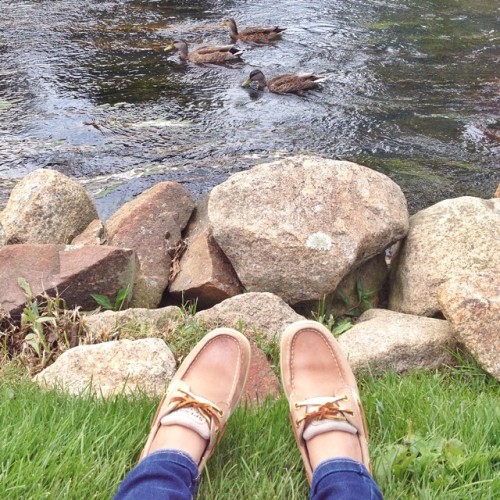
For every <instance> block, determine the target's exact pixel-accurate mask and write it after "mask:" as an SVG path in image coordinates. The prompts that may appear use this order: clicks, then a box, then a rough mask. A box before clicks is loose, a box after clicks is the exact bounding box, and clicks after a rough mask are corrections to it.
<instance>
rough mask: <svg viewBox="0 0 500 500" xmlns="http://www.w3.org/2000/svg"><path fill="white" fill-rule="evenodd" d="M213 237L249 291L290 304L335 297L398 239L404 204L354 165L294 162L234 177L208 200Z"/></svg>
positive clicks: (376, 176) (392, 189)
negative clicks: (342, 284)
mask: <svg viewBox="0 0 500 500" xmlns="http://www.w3.org/2000/svg"><path fill="white" fill-rule="evenodd" d="M208 217H209V220H210V223H211V225H212V229H213V236H214V238H215V240H216V241H217V243H218V244H219V246H220V247H221V249H222V251H223V252H224V253H225V254H226V256H227V257H228V258H229V260H230V261H231V263H232V265H233V267H234V269H235V271H236V274H237V275H238V277H239V279H240V280H241V282H242V284H243V286H244V288H245V289H246V290H248V291H268V292H272V293H274V294H276V295H279V296H280V297H282V298H283V299H284V300H285V301H286V302H288V303H290V304H297V303H299V302H304V301H309V300H317V299H320V298H321V297H323V296H324V295H326V294H329V293H331V292H333V291H334V290H335V288H336V287H337V285H338V284H339V283H340V281H341V280H342V278H344V277H345V276H346V275H347V274H349V273H350V272H351V271H352V270H353V269H355V268H357V267H359V266H360V265H361V264H363V263H364V262H366V261H367V260H369V259H370V258H371V257H373V256H375V255H377V254H379V253H381V252H382V251H383V250H384V249H385V248H386V247H387V246H389V245H391V244H392V243H394V242H395V241H397V240H399V239H401V238H402V237H404V236H405V234H406V232H407V230H408V212H407V207H406V200H405V197H404V195H403V193H402V191H401V189H400V188H399V186H397V185H396V184H395V183H394V182H393V181H391V180H390V179H389V178H388V177H386V176H385V175H383V174H380V173H378V172H375V171H373V170H370V169H369V168H366V167H362V166H361V165H357V164H355V163H350V162H343V161H334V160H325V159H321V158H311V157H295V158H288V159H285V160H280V161H277V162H274V163H270V164H265V165H259V166H257V167H255V168H253V169H251V170H248V171H246V172H241V173H238V174H235V175H233V176H232V177H231V178H230V179H228V180H227V181H226V182H224V183H223V184H221V185H219V186H217V187H215V188H214V189H213V191H212V192H211V194H210V198H209V203H208Z"/></svg>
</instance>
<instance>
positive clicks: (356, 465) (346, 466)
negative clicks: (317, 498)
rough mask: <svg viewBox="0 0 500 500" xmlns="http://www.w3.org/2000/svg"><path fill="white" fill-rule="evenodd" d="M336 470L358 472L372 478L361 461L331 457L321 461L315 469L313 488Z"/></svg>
mask: <svg viewBox="0 0 500 500" xmlns="http://www.w3.org/2000/svg"><path fill="white" fill-rule="evenodd" d="M334 472H356V473H358V474H361V475H362V476H366V477H367V478H369V479H372V476H371V475H370V473H369V472H368V469H367V468H366V467H365V466H364V465H363V464H362V463H360V462H357V461H356V460H352V459H351V458H347V457H346V458H330V459H328V460H324V461H323V462H321V463H320V464H319V465H318V466H317V467H316V469H315V470H314V474H313V480H312V484H311V489H312V490H314V489H315V487H316V485H317V484H318V483H319V482H320V481H321V480H322V479H323V478H325V477H326V476H328V475H330V474H333V473H334Z"/></svg>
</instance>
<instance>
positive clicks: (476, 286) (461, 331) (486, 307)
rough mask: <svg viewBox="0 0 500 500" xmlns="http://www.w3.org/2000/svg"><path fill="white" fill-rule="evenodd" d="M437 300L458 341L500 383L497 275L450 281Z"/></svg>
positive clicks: (499, 295)
mask: <svg viewBox="0 0 500 500" xmlns="http://www.w3.org/2000/svg"><path fill="white" fill-rule="evenodd" d="M437 297H438V301H439V304H440V306H441V309H442V311H443V312H444V315H445V317H446V319H447V320H448V321H449V322H450V324H451V326H452V329H453V332H454V333H455V335H456V337H457V340H458V341H459V342H460V343H462V344H463V345H465V347H466V348H467V349H468V350H469V351H470V353H471V354H472V355H473V356H474V358H475V359H476V361H477V362H478V363H479V364H480V365H481V366H482V368H483V369H484V370H485V371H487V372H488V373H489V374H490V375H492V376H493V377H495V378H496V379H497V380H498V381H500V274H498V272H482V273H479V274H475V275H471V276H464V277H457V278H453V279H450V280H449V281H446V282H445V283H443V284H442V285H441V286H440V287H439V288H438V294H437Z"/></svg>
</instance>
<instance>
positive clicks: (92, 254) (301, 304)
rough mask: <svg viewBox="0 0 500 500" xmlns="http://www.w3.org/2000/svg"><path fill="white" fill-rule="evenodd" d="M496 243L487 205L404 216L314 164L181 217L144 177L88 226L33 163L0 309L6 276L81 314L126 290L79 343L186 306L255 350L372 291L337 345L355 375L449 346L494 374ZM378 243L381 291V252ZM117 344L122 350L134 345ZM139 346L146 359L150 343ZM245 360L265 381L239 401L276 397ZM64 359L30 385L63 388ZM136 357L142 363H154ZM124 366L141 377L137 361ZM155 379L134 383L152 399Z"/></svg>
mask: <svg viewBox="0 0 500 500" xmlns="http://www.w3.org/2000/svg"><path fill="white" fill-rule="evenodd" d="M498 234H500V199H499V198H495V199H491V200H483V199H479V198H472V197H463V198H457V199H452V200H445V201H443V202H441V203H438V204H436V205H434V206H432V207H429V208H427V209H425V210H422V211H421V212H419V213H417V214H415V215H413V216H412V217H409V214H408V211H407V207H406V200H405V198H404V195H403V193H402V192H401V190H400V188H399V187H398V186H397V185H396V184H395V183H394V182H393V181H391V180H390V179H389V178H388V177H386V176H384V175H382V174H380V173H377V172H375V171H373V170H370V169H368V168H366V167H363V166H361V165H357V164H354V163H350V162H342V161H334V160H326V159H320V158H315V157H295V158H289V159H286V160H280V161H277V162H274V163H270V164H265V165H260V166H258V167H255V168H253V169H251V170H249V171H246V172H242V173H238V174H236V175H234V176H233V177H231V178H230V179H229V180H227V181H226V182H224V183H223V184H221V185H219V186H217V187H216V188H214V189H213V190H212V192H211V193H210V194H209V196H208V198H207V199H206V200H205V201H204V202H202V203H200V204H199V205H198V206H197V207H195V203H194V200H193V199H192V197H191V196H190V194H189V193H188V192H187V191H186V190H185V189H184V188H183V187H182V186H180V185H179V184H177V183H174V182H164V183H160V184H158V185H156V186H154V187H153V188H151V189H149V190H147V191H145V192H144V193H142V194H141V195H140V196H138V197H137V198H136V199H134V200H133V201H131V202H129V203H127V204H126V205H124V206H123V207H122V208H120V209H119V210H118V211H117V212H116V213H115V214H114V215H113V216H112V217H111V218H110V219H109V220H108V221H100V220H98V218H97V213H96V210H95V207H94V206H93V204H92V202H91V200H90V198H89V197H88V195H86V193H85V192H84V191H83V189H82V188H81V187H80V186H78V184H76V183H75V182H74V181H71V180H70V179H68V178H66V177H64V176H62V175H61V174H58V173H57V172H53V171H51V170H46V169H41V170H37V171H36V172H34V173H33V174H30V175H28V176H27V177H26V178H25V179H23V181H21V182H20V183H19V185H18V186H16V188H15V189H14V190H13V193H12V195H11V199H10V200H9V202H8V204H7V207H6V208H5V210H4V211H3V212H1V213H0V278H2V284H3V287H2V290H1V291H0V306H1V307H2V308H3V309H6V310H7V311H8V312H11V313H12V314H13V315H19V314H20V312H21V309H22V306H23V304H24V300H25V297H24V294H23V292H22V290H21V289H20V288H19V284H18V279H19V278H24V279H25V280H26V281H27V282H28V283H29V284H30V286H31V288H32V291H33V295H34V296H35V297H36V296H37V295H40V294H41V293H43V292H47V293H49V294H53V293H56V291H57V292H58V293H59V294H60V295H61V296H62V297H63V298H65V299H66V300H67V301H68V303H69V304H70V305H71V306H76V305H78V306H81V307H82V308H84V309H87V310H90V309H93V308H94V307H95V302H93V300H92V299H91V294H95V293H98V294H103V295H107V296H110V297H114V296H115V295H116V294H117V293H118V291H119V290H123V289H127V290H128V297H127V299H128V300H129V301H130V304H129V305H130V306H132V307H133V308H132V309H127V310H126V311H122V312H120V313H110V312H107V313H100V314H96V315H94V316H89V317H88V318H87V319H86V328H87V329H88V330H89V331H90V334H89V337H90V338H94V339H99V340H105V339H108V340H109V339H113V338H120V332H121V331H123V329H124V328H125V326H124V325H126V324H130V322H131V321H132V322H134V325H136V328H139V329H140V330H141V332H142V333H144V332H146V333H145V335H142V334H141V337H142V336H146V337H148V336H150V337H158V336H160V337H161V334H159V333H158V332H160V333H161V330H162V329H165V328H175V321H177V320H178V316H179V314H180V312H179V310H178V309H177V308H167V309H169V311H168V313H167V312H165V313H164V312H163V311H164V309H161V308H160V309H157V308H158V306H159V305H160V304H168V303H169V302H170V303H179V302H180V301H181V300H182V299H191V300H197V302H198V306H199V308H201V309H205V310H201V311H200V312H198V313H197V314H196V316H195V320H196V321H198V322H199V323H201V324H203V325H205V326H206V327H208V328H211V327H213V326H217V325H224V326H235V327H237V328H239V329H241V330H243V331H244V332H245V333H246V334H247V335H248V336H249V337H251V338H252V339H253V340H255V341H257V342H260V343H261V345H262V343H272V342H274V341H276V339H277V338H278V337H277V336H278V335H279V333H280V332H281V331H282V330H283V329H284V328H285V327H286V326H287V325H288V324H290V323H292V322H294V321H296V320H297V319H300V318H302V317H303V316H301V315H307V316H311V313H312V311H315V310H316V309H317V308H318V303H322V304H326V305H328V306H329V307H330V310H332V311H334V314H336V315H341V314H359V313H361V312H362V309H363V308H366V307H369V306H370V305H371V306H377V304H384V303H385V304H386V303H387V302H386V299H387V296H388V297H389V301H388V305H389V309H390V310H382V309H377V310H370V311H368V312H365V313H364V314H363V315H362V316H361V317H360V319H359V321H358V323H357V324H356V325H355V326H354V327H353V328H352V329H351V330H350V331H348V332H347V333H345V334H344V335H343V336H342V337H341V340H340V343H341V345H342V347H343V348H344V349H345V351H346V353H347V354H348V356H349V357H350V359H351V361H352V363H353V366H354V367H355V369H371V370H386V369H393V370H398V371H402V370H408V369H415V368H435V367H438V366H440V365H443V364H449V363H452V362H453V356H452V354H451V353H452V352H453V350H454V349H455V348H457V346H460V345H462V346H465V347H466V348H467V349H468V350H469V351H470V352H471V353H472V354H473V355H474V356H475V357H476V358H477V359H478V361H479V363H481V365H482V366H483V367H484V368H485V370H487V371H488V372H489V373H491V374H492V375H493V376H495V377H496V378H497V379H500V362H499V361H498V360H499V359H500V356H499V354H500V352H499V351H500V344H499V332H500V325H499V323H500V318H499V314H500V313H499V311H498V304H499V300H500V299H499V288H500V285H499V282H498V279H499V278H498V277H499V276H500V274H499V271H500V240H499V238H498ZM68 243H71V245H70V246H68V245H67V244H68ZM394 244H396V247H395V248H396V250H395V253H394V256H393V257H392V261H391V262H390V279H389V281H388V282H387V274H388V267H387V264H386V261H387V260H388V259H386V250H387V249H388V248H390V247H392V246H393V245H394ZM243 292H248V293H243ZM135 308H143V309H135ZM436 317H437V318H440V319H435V318H436ZM443 318H445V319H443ZM148 332H149V333H148ZM123 339H124V338H122V340H120V342H123V341H124V340H123ZM156 340H157V341H159V342H163V340H160V339H156ZM127 342H129V341H128V340H127ZM130 342H132V341H130ZM134 342H139V341H134ZM105 344H111V342H106V343H105ZM123 345H124V346H125V350H124V351H123V352H128V353H132V351H133V350H134V349H135V348H134V349H133V348H132V347H131V344H123ZM111 348H112V346H110V345H104V344H103V345H96V346H88V349H95V350H96V351H95V352H99V349H103V350H104V351H103V355H102V356H101V355H100V354H99V355H98V356H97V358H96V359H98V360H100V361H96V362H95V365H94V368H92V367H91V368H88V367H87V368H85V370H86V371H85V370H83V372H85V374H84V373H83V372H82V373H80V374H79V375H78V376H77V378H79V380H80V382H81V383H80V385H78V384H74V383H73V382H71V383H70V382H67V381H66V382H65V381H64V380H59V382H57V383H61V384H63V385H66V386H71V387H73V389H72V390H74V391H76V392H78V391H79V390H80V389H82V387H85V385H86V384H87V385H88V383H89V380H90V379H92V380H93V381H94V383H95V381H96V380H97V378H96V377H97V375H96V374H100V373H102V371H101V368H102V367H101V366H100V365H102V364H103V363H104V364H106V361H103V360H104V359H105V357H106V356H108V355H111V354H109V353H108V350H110V349H111ZM165 348H167V347H166V346H165ZM78 349H81V347H80V348H78ZM119 349H121V347H120V348H119ZM131 349H132V350H131ZM141 349H142V347H141ZM167 349H168V348H167ZM153 351H154V352H160V351H159V347H158V346H157V345H156V344H155V346H154V349H153ZM78 352H80V351H78ZM89 352H91V351H89ZM92 352H94V351H92ZM109 352H111V350H110V351H109ZM105 353H107V354H105ZM254 353H255V360H256V361H255V363H258V365H256V366H258V367H259V368H255V369H254V373H255V375H254V376H255V377H257V376H258V374H259V373H260V374H262V376H263V377H264V374H265V373H266V375H265V377H264V378H265V379H266V380H267V382H263V381H261V383H259V382H258V381H257V382H256V381H255V380H254V381H253V382H252V381H251V383H250V386H251V387H252V389H251V392H252V394H248V395H247V398H248V400H250V401H251V400H256V399H258V400H262V399H263V398H264V397H265V392H264V393H261V394H257V393H258V391H257V389H258V388H259V387H269V388H270V389H269V392H270V393H272V394H273V395H276V394H277V387H278V386H277V385H276V384H277V381H274V382H272V383H271V382H270V380H271V378H272V377H271V375H272V373H271V372H270V371H269V370H268V371H266V370H265V369H264V368H262V363H263V359H264V361H265V357H264V358H263V355H262V354H259V351H258V350H257V347H255V346H254ZM69 356H71V355H70V353H69V351H68V352H67V353H65V355H64V357H63V356H61V358H60V359H58V360H57V361H56V362H55V363H54V365H52V367H49V368H48V369H47V373H45V372H44V373H42V374H40V375H39V379H40V380H42V379H43V380H44V381H45V382H44V383H46V384H49V385H50V384H51V383H52V382H50V380H51V378H50V377H49V375H48V374H49V371H48V370H50V372H51V373H57V374H58V376H59V378H60V377H63V378H64V376H65V375H64V374H65V373H66V372H71V371H72V369H70V368H58V367H57V365H58V364H62V363H63V362H65V363H66V365H65V366H66V367H68V366H76V365H75V363H74V362H70V363H68V362H67V361H65V359H67V358H69ZM83 356H84V357H86V358H87V354H84V355H83ZM124 356H127V355H126V354H125V355H124ZM144 356H145V359H148V360H149V361H150V362H149V364H150V365H151V364H154V359H153V358H154V356H156V354H154V355H153V354H151V356H152V357H151V356H150V354H144ZM158 356H160V355H159V354H158ZM160 357H161V356H160ZM90 359H91V356H89V357H88V360H89V363H90V365H88V366H91V364H92V363H91V361H90ZM133 359H134V358H133V356H132V354H130V358H129V359H128V360H127V363H124V367H125V368H124V370H125V372H126V373H127V374H128V375H126V377H125V378H126V380H130V385H129V386H130V387H132V386H134V384H136V385H137V384H139V385H141V384H142V383H141V382H137V383H136V382H135V380H136V379H130V376H131V374H132V373H135V372H134V370H133V366H134V363H135V362H134V361H133ZM155 359H156V358H155ZM158 359H160V358H158ZM161 359H163V358H161ZM162 362H163V361H162ZM97 364H100V365H99V366H97ZM136 364H137V366H139V365H140V366H142V367H143V368H144V369H147V364H148V363H142V362H139V361H137V363H136ZM141 369H142V368H141ZM152 369H153V368H152ZM125 372H124V373H125ZM168 373H170V372H168ZM168 373H166V372H165V373H162V374H159V375H158V377H159V378H157V379H155V380H156V381H155V382H154V383H153V382H151V381H150V380H149V379H148V380H149V381H148V382H147V383H144V385H145V386H148V388H149V389H151V388H153V389H154V390H157V389H158V387H159V386H161V385H162V384H164V383H165V382H166V381H167V379H168V376H169V375H168ZM68 376H69V375H68ZM109 376H111V375H109ZM89 377H90V378H89ZM113 377H116V380H117V385H116V386H115V387H114V388H110V387H108V386H107V385H106V384H107V382H106V383H105V382H103V384H104V385H101V391H102V392H103V394H104V393H106V394H107V393H110V394H111V393H113V392H116V391H117V390H121V389H120V387H122V386H123V383H122V382H123V380H125V379H123V378H120V376H116V375H115V374H113ZM138 377H139V378H137V380H140V376H138ZM104 378H106V376H104ZM146 379H147V375H146ZM146 379H145V380H146ZM160 379H161V380H160ZM53 383H56V382H53ZM120 384H121V385H120ZM103 387H105V389H104V388H103ZM271 388H272V390H271ZM149 389H148V390H149ZM153 389H151V390H153Z"/></svg>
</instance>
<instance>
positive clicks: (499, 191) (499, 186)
mask: <svg viewBox="0 0 500 500" xmlns="http://www.w3.org/2000/svg"><path fill="white" fill-rule="evenodd" d="M493 198H500V184H499V185H498V186H497V190H496V191H495V194H494V195H493Z"/></svg>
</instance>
